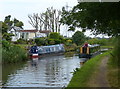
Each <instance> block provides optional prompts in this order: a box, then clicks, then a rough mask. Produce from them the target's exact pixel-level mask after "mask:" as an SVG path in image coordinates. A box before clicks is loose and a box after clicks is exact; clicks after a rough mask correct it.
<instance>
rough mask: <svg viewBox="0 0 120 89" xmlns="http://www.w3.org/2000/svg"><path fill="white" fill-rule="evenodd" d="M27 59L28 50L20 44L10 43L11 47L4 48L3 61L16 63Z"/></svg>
mask: <svg viewBox="0 0 120 89" xmlns="http://www.w3.org/2000/svg"><path fill="white" fill-rule="evenodd" d="M25 59H27V51H25V49H23V48H21V47H19V46H16V45H10V46H9V49H5V48H2V62H3V63H15V62H18V61H23V60H25Z"/></svg>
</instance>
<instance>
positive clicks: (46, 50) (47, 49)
mask: <svg viewBox="0 0 120 89" xmlns="http://www.w3.org/2000/svg"><path fill="white" fill-rule="evenodd" d="M64 51H65V49H64V45H63V44H57V45H49V46H32V47H31V48H30V50H29V54H30V55H31V56H33V57H38V56H39V55H42V54H51V53H59V52H64Z"/></svg>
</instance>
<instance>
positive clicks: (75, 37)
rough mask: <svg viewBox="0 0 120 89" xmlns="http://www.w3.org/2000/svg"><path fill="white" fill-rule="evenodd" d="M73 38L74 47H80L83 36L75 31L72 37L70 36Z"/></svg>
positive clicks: (83, 39) (83, 40)
mask: <svg viewBox="0 0 120 89" xmlns="http://www.w3.org/2000/svg"><path fill="white" fill-rule="evenodd" d="M72 38H73V42H74V43H75V44H76V45H81V44H83V43H84V42H85V40H86V39H85V35H84V34H83V33H82V32H80V31H77V32H75V33H74V35H73V36H72Z"/></svg>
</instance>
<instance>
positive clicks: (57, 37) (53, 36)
mask: <svg viewBox="0 0 120 89" xmlns="http://www.w3.org/2000/svg"><path fill="white" fill-rule="evenodd" d="M48 37H49V38H50V39H59V38H60V34H59V33H57V32H51V33H50V35H49V36H48Z"/></svg>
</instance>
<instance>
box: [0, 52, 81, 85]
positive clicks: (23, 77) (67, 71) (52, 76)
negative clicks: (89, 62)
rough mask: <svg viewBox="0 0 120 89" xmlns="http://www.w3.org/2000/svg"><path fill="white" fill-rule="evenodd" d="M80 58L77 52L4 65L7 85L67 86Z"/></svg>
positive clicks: (4, 81) (5, 83)
mask: <svg viewBox="0 0 120 89" xmlns="http://www.w3.org/2000/svg"><path fill="white" fill-rule="evenodd" d="M80 67H81V65H80V58H79V57H78V56H75V54H71V53H70V54H69V53H67V54H64V55H54V56H50V55H49V56H46V57H42V58H39V59H38V58H34V59H29V60H28V61H27V62H23V63H17V64H11V65H3V81H2V82H3V85H4V86H6V87H65V86H67V85H68V84H69V81H70V80H71V78H72V76H73V74H72V72H73V71H74V70H75V69H76V68H80Z"/></svg>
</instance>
